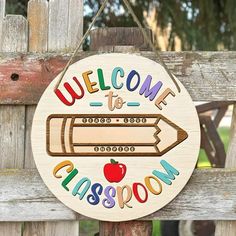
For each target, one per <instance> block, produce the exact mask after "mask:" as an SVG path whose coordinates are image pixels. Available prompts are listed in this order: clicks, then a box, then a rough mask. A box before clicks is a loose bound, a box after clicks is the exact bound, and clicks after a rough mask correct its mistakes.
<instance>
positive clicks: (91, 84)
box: [82, 70, 98, 93]
mask: <svg viewBox="0 0 236 236" xmlns="http://www.w3.org/2000/svg"><path fill="white" fill-rule="evenodd" d="M92 73H93V72H92V71H91V70H89V71H86V72H84V73H83V74H82V76H83V78H84V82H85V85H86V87H87V89H88V91H89V92H90V93H95V92H97V91H98V89H97V88H95V89H94V88H93V86H95V85H96V84H97V83H96V82H91V81H90V79H89V77H88V76H89V75H91V74H92Z"/></svg>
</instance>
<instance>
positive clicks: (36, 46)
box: [27, 0, 48, 52]
mask: <svg viewBox="0 0 236 236" xmlns="http://www.w3.org/2000/svg"><path fill="white" fill-rule="evenodd" d="M27 16H28V21H29V51H30V52H46V51H47V43H48V42H47V41H48V1H47V0H30V1H29V2H28V14H27Z"/></svg>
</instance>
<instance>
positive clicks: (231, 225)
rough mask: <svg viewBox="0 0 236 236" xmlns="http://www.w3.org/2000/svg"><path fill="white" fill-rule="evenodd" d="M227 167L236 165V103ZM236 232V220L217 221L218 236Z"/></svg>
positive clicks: (232, 235) (226, 161) (229, 235)
mask: <svg viewBox="0 0 236 236" xmlns="http://www.w3.org/2000/svg"><path fill="white" fill-rule="evenodd" d="M225 167H226V168H235V167H236V105H234V110H233V115H232V123H231V129H230V144H229V148H228V153H227V156H226V160H225ZM235 202H236V201H235ZM235 234H236V221H218V222H217V223H216V232H215V235H216V236H221V235H227V236H234V235H235Z"/></svg>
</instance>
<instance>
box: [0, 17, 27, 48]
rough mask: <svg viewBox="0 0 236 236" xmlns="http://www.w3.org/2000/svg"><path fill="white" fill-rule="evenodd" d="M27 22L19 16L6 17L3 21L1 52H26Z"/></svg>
mask: <svg viewBox="0 0 236 236" xmlns="http://www.w3.org/2000/svg"><path fill="white" fill-rule="evenodd" d="M27 48H28V22H27V20H26V19H25V18H24V17H23V16H20V15H7V16H6V17H5V19H4V21H3V35H2V51H3V52H26V51H27Z"/></svg>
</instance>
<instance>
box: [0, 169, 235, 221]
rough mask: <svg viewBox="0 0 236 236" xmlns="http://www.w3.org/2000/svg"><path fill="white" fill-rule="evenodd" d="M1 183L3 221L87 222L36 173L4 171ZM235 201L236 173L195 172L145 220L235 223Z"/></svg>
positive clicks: (222, 171)
mask: <svg viewBox="0 0 236 236" xmlns="http://www.w3.org/2000/svg"><path fill="white" fill-rule="evenodd" d="M0 183H1V189H0V193H1V192H2V193H4V194H0V212H4V214H0V221H21V220H24V221H48V220H51V221H56V220H77V219H88V218H86V217H85V216H81V215H79V214H77V213H75V212H74V211H72V210H70V209H69V208H67V207H66V206H65V205H64V204H62V203H61V202H60V201H59V200H57V199H56V198H55V197H54V195H53V194H52V193H51V192H50V191H49V190H48V188H47V187H46V186H45V184H44V183H43V181H42V180H41V178H40V176H39V174H38V172H37V170H33V169H31V170H1V171H0ZM12 183H14V185H12ZM235 199H236V169H233V170H232V169H231V170H230V169H204V170H195V171H194V174H193V176H192V177H191V179H190V181H189V182H188V185H186V187H185V188H184V190H183V191H182V192H181V193H180V194H179V195H178V196H177V197H176V198H175V199H174V200H173V201H172V202H171V203H169V204H168V205H167V206H166V207H164V208H163V209H161V210H160V211H157V212H155V213H153V214H151V215H149V216H147V217H144V218H143V220H152V219H161V220H180V219H181V220H189V219H191V220H220V219H221V220H236V212H235V207H236V202H235ZM206 206H207V207H206ZM12 212H14V214H12Z"/></svg>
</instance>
